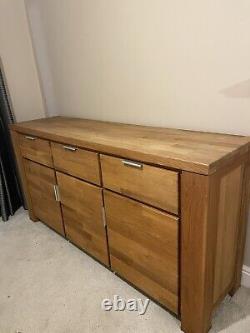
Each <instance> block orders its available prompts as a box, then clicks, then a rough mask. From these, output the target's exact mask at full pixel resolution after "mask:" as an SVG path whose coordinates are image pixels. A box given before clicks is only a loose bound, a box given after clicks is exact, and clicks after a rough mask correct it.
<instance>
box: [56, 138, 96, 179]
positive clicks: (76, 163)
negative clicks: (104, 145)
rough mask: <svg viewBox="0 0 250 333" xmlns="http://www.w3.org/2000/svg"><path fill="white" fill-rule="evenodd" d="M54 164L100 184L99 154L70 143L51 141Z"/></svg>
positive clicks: (76, 175)
mask: <svg viewBox="0 0 250 333" xmlns="http://www.w3.org/2000/svg"><path fill="white" fill-rule="evenodd" d="M51 149H52V155H53V160H54V165H55V168H56V169H57V170H60V171H63V172H66V173H68V174H70V175H72V176H75V177H78V178H82V179H84V180H87V181H89V182H91V183H94V184H98V185H100V183H101V182H100V168H99V161H98V154H97V153H93V152H90V151H88V150H84V149H79V148H77V147H73V146H70V145H63V144H59V143H55V142H52V143H51Z"/></svg>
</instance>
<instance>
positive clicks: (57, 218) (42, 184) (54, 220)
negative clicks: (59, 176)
mask: <svg viewBox="0 0 250 333" xmlns="http://www.w3.org/2000/svg"><path fill="white" fill-rule="evenodd" d="M24 165H25V174H26V177H27V182H28V189H29V192H30V197H31V202H32V207H33V210H34V214H35V216H36V217H37V218H38V219H39V220H41V221H42V222H44V223H45V224H47V225H48V226H50V227H51V228H52V229H54V230H56V231H57V232H59V233H60V234H61V235H63V236H64V228H63V222H62V216H61V209H60V203H59V202H57V201H56V200H55V194H54V185H55V184H56V177H55V171H54V170H52V169H50V168H48V167H45V166H43V165H40V164H37V163H35V162H32V161H29V160H26V159H24Z"/></svg>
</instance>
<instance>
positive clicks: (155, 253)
mask: <svg viewBox="0 0 250 333" xmlns="http://www.w3.org/2000/svg"><path fill="white" fill-rule="evenodd" d="M10 129H11V134H12V139H13V144H14V149H15V153H16V159H17V163H18V167H19V170H20V175H21V180H22V184H23V190H24V193H25V197H26V201H27V206H28V209H29V216H30V218H31V220H32V221H38V220H40V221H42V222H44V223H45V224H47V225H48V226H49V227H51V228H52V229H54V230H55V231H57V232H58V233H59V234H61V235H62V236H63V237H65V238H66V239H68V240H70V241H71V242H72V243H74V244H75V245H77V246H78V247H79V248H81V249H83V250H84V251H85V252H86V253H88V254H90V255H91V256H92V257H94V258H96V259H97V260H98V261H99V262H101V263H102V264H104V265H105V266H106V267H107V268H110V269H111V270H112V271H113V272H115V273H117V274H118V275H119V276H120V277H122V278H123V279H125V280H126V281H128V282H129V283H131V284H132V285H134V286H135V287H137V288H138V289H140V290H141V291H142V292H144V293H145V294H146V295H148V296H149V297H151V298H152V299H154V300H156V301H157V302H158V303H160V304H161V305H162V306H164V307H165V308H167V309H169V310H170V311H172V312H173V313H175V314H176V315H177V316H178V317H179V318H180V320H181V328H182V330H183V331H184V332H186V333H206V332H208V330H209V328H210V327H211V316H212V311H213V310H214V308H215V307H216V306H217V305H218V304H219V303H220V302H221V301H222V300H223V298H224V297H225V296H226V294H228V293H229V294H231V295H232V294H234V293H235V291H236V290H237V288H238V287H239V286H240V281H241V270H242V263H243V253H244V244H245V234H246V221H247V213H248V204H249V187H250V186H249V185H250V183H249V178H250V177H249V174H250V158H249V156H250V153H249V149H250V145H249V138H248V137H243V136H235V135H226V134H215V133H205V132H194V131H186V130H178V129H166V128H156V127H145V126H136V125H126V124H120V123H111V122H101V121H93V120H84V119H76V118H65V117H53V118H47V119H39V120H34V121H28V122H23V123H18V124H14V125H11V127H10ZM97 278H98V277H97Z"/></svg>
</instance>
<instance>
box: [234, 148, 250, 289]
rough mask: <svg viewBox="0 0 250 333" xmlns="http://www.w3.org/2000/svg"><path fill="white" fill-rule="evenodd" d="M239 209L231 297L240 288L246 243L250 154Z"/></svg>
mask: <svg viewBox="0 0 250 333" xmlns="http://www.w3.org/2000/svg"><path fill="white" fill-rule="evenodd" d="M242 185H243V186H242V196H241V206H240V207H241V209H240V217H239V226H238V239H237V257H236V268H235V277H234V283H233V286H232V289H231V291H230V294H231V295H233V294H234V293H235V292H236V291H237V290H238V288H240V286H241V276H242V266H243V260H244V251H245V243H246V233H247V222H248V216H249V210H250V154H248V155H247V157H246V160H245V163H244V174H243V184H242Z"/></svg>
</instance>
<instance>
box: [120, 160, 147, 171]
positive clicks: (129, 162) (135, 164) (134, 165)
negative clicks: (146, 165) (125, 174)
mask: <svg viewBox="0 0 250 333" xmlns="http://www.w3.org/2000/svg"><path fill="white" fill-rule="evenodd" d="M122 163H123V164H124V165H126V166H129V167H132V168H137V169H142V168H143V164H141V163H136V162H133V161H128V160H123V161H122Z"/></svg>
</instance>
